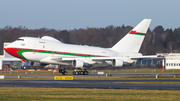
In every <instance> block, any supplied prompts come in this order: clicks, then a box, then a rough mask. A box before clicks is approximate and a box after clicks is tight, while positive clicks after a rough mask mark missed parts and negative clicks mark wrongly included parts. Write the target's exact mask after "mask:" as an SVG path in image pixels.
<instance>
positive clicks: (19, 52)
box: [17, 50, 96, 59]
mask: <svg viewBox="0 0 180 101" xmlns="http://www.w3.org/2000/svg"><path fill="white" fill-rule="evenodd" d="M24 52H35V53H45V54H57V55H68V56H78V57H96V56H87V55H78V54H68V53H54V52H42V51H31V50H20V51H17V54H19V55H20V56H21V57H23V58H24V59H26V58H25V57H24V56H23V55H22V53H24Z"/></svg>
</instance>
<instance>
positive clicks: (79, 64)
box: [72, 60, 84, 68]
mask: <svg viewBox="0 0 180 101" xmlns="http://www.w3.org/2000/svg"><path fill="white" fill-rule="evenodd" d="M72 66H73V67H74V68H83V67H84V62H83V61H81V60H74V61H73V62H72Z"/></svg>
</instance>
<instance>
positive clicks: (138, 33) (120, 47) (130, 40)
mask: <svg viewBox="0 0 180 101" xmlns="http://www.w3.org/2000/svg"><path fill="white" fill-rule="evenodd" d="M150 22H151V19H144V20H143V21H141V22H140V23H139V24H138V25H137V26H136V27H134V28H133V29H132V30H131V31H130V32H129V33H128V34H127V35H126V36H124V37H123V38H122V39H121V40H120V41H119V42H117V43H116V44H115V45H114V46H113V47H112V48H111V50H114V51H117V52H123V53H138V52H139V49H140V47H141V44H142V42H143V39H144V37H145V35H146V32H147V30H148V28H149V25H150Z"/></svg>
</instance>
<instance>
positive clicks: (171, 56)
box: [159, 53, 180, 69]
mask: <svg viewBox="0 0 180 101" xmlns="http://www.w3.org/2000/svg"><path fill="white" fill-rule="evenodd" d="M159 55H163V54H162V53H160V54H159ZM164 66H165V69H180V53H164Z"/></svg>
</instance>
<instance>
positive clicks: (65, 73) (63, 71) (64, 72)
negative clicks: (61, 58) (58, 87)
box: [59, 69, 67, 75]
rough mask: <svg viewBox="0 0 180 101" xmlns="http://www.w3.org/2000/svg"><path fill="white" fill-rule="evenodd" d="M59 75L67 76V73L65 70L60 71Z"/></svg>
mask: <svg viewBox="0 0 180 101" xmlns="http://www.w3.org/2000/svg"><path fill="white" fill-rule="evenodd" d="M59 73H62V75H67V71H66V70H65V69H59Z"/></svg>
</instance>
